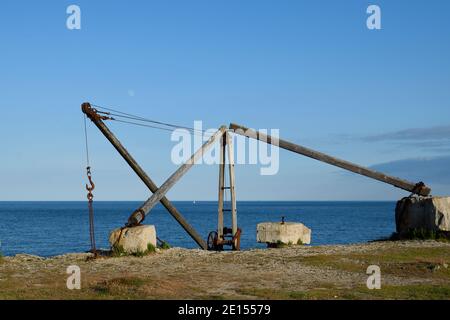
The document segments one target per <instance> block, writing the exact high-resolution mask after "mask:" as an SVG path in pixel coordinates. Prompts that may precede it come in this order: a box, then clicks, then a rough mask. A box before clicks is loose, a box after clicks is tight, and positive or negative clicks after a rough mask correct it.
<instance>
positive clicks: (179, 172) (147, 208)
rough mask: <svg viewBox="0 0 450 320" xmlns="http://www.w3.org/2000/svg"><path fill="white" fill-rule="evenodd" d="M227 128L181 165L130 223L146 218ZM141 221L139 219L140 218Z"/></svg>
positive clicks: (221, 130)
mask: <svg viewBox="0 0 450 320" xmlns="http://www.w3.org/2000/svg"><path fill="white" fill-rule="evenodd" d="M226 130H227V128H226V127H225V126H223V127H221V128H220V129H219V130H218V131H217V132H216V133H214V135H212V136H211V137H210V138H209V139H208V141H207V142H206V143H205V144H204V145H203V146H201V147H200V148H199V149H198V150H197V151H196V152H195V153H194V154H193V155H192V156H191V158H190V159H189V160H188V161H187V162H186V163H184V164H183V165H181V166H180V167H179V168H178V169H177V170H176V171H175V172H174V173H173V174H172V175H171V176H170V177H169V179H167V180H166V181H165V182H164V183H163V184H162V185H161V187H160V188H159V189H158V190H156V191H155V192H154V193H153V195H152V196H151V197H150V198H148V199H147V201H145V202H144V204H143V205H142V206H140V207H139V208H138V209H137V210H136V211H135V212H134V213H133V214H132V215H131V217H130V219H129V222H130V223H131V224H133V219H135V217H136V216H137V215H144V216H146V215H147V214H148V213H149V212H150V210H152V209H153V207H154V206H156V204H157V203H158V202H159V201H160V200H161V199H162V198H164V196H165V195H166V193H167V192H168V191H169V190H170V189H171V188H172V187H173V186H174V185H175V183H177V181H178V180H180V179H181V177H183V176H184V175H185V174H186V172H188V171H189V169H190V168H192V167H193V166H194V164H195V162H196V161H197V160H198V159H199V158H200V157H202V156H203V153H204V152H205V151H206V150H208V149H209V148H210V147H211V146H212V145H213V144H214V142H216V140H217V139H218V138H220V137H222V136H223V134H224V133H225V132H226ZM138 219H139V218H138Z"/></svg>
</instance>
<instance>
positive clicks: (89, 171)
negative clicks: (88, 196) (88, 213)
mask: <svg viewBox="0 0 450 320" xmlns="http://www.w3.org/2000/svg"><path fill="white" fill-rule="evenodd" d="M86 169H87V177H88V179H89V183H90V184H91V186H90V187H89V186H88V185H87V184H86V190H87V191H89V192H91V191H92V190H94V189H95V184H94V182H93V181H92V177H91V168H90V167H87V168H86Z"/></svg>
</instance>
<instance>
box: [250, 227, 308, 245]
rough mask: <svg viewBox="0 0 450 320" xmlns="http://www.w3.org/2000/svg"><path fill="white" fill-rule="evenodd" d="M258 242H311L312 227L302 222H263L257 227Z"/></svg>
mask: <svg viewBox="0 0 450 320" xmlns="http://www.w3.org/2000/svg"><path fill="white" fill-rule="evenodd" d="M256 229H257V230H256V238H257V241H258V242H261V243H267V244H276V243H284V244H300V243H301V244H310V243H311V229H309V228H308V227H306V226H305V225H303V224H302V223H294V222H284V223H282V222H263V223H259V224H258V226H257V227H256Z"/></svg>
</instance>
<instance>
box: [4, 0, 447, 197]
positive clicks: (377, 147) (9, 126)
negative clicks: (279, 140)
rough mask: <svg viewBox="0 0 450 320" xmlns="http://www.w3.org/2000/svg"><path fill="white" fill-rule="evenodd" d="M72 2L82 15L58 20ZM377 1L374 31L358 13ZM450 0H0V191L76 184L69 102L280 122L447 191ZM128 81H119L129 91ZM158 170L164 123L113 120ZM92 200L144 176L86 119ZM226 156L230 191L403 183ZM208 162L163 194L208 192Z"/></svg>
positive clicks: (78, 141)
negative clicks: (265, 169) (76, 21)
mask: <svg viewBox="0 0 450 320" xmlns="http://www.w3.org/2000/svg"><path fill="white" fill-rule="evenodd" d="M70 4H76V5H79V6H80V8H81V12H82V29H81V30H68V29H67V28H66V19H67V17H68V15H67V14H66V8H67V6H68V5H70ZM370 4H377V5H379V6H380V7H381V11H382V30H375V31H374V30H368V29H367V28H366V19H367V16H368V15H367V14H366V8H367V7H368V5H370ZM448 12H450V2H448V1H444V0H442V1H400V0H398V1H378V0H374V1H357V0H346V1H256V0H249V1H236V0H232V1H197V0H192V1H92V0H91V1H75V0H74V1H19V0H16V1H9V0H6V1H5V0H4V1H2V2H1V3H0V41H1V44H2V45H1V53H0V57H1V59H0V97H1V99H0V108H1V110H2V122H1V125H0V136H1V137H2V138H1V139H2V140H1V145H2V152H1V157H0V178H1V181H2V183H1V184H0V200H83V199H85V190H84V189H83V184H84V182H85V177H84V174H85V172H84V167H85V160H84V159H85V158H84V157H85V155H84V144H83V143H84V140H83V139H84V136H83V122H82V115H81V112H80V104H81V103H82V102H84V101H91V102H93V103H97V104H100V105H104V106H114V107H117V108H119V109H120V110H122V111H125V112H130V113H134V114H138V115H142V116H146V117H149V118H152V119H158V120H161V121H167V122H173V123H179V124H182V125H187V126H192V124H193V121H194V120H203V122H204V125H205V126H207V127H218V126H220V125H221V124H228V123H229V122H237V123H242V124H244V125H246V126H249V127H253V128H279V129H280V135H281V136H282V137H283V138H285V139H288V140H292V141H294V142H297V143H300V144H303V145H306V146H308V147H311V148H314V149H317V150H320V151H323V152H326V153H330V154H331V155H335V156H339V157H341V158H344V159H347V160H350V161H353V162H356V163H359V164H362V165H365V166H374V167H375V168H378V169H383V171H386V172H388V173H392V174H394V175H399V176H401V177H403V178H407V179H411V180H413V181H418V180H423V181H425V182H426V183H427V184H429V185H430V186H431V187H432V188H433V193H434V194H441V195H446V194H448V193H449V191H450V170H449V168H450V148H449V142H450V90H449V88H450V59H449V57H450V42H449V36H450V18H449V13H448ZM130 93H131V94H130ZM110 125H111V129H112V130H113V131H114V132H115V133H116V134H117V136H118V137H119V138H120V139H121V140H122V141H123V143H124V144H125V145H126V146H127V148H128V149H129V151H130V152H131V153H132V154H133V155H134V156H135V158H136V159H137V160H138V161H139V163H141V165H142V166H143V167H144V169H146V170H147V171H148V173H149V175H150V176H151V177H152V178H153V179H154V180H155V181H156V182H157V183H158V184H162V183H163V181H164V180H165V179H166V178H167V177H168V176H169V175H170V174H171V173H172V172H173V171H174V170H175V169H176V166H175V165H173V164H172V163H171V161H170V150H171V148H172V147H173V145H174V143H173V142H171V141H170V135H168V134H167V133H164V132H160V131H154V130H150V129H147V128H135V127H128V126H124V125H121V124H116V123H111V124H110ZM89 134H90V147H91V162H92V166H93V174H94V180H95V182H96V184H97V188H96V190H95V194H96V199H97V200H144V199H146V198H147V197H148V196H149V193H148V191H147V190H146V188H145V186H144V185H143V184H142V183H141V182H140V181H139V179H138V178H137V177H136V176H135V175H134V173H133V172H132V171H131V170H130V169H129V168H128V167H127V165H126V164H125V163H124V161H123V160H122V159H121V158H120V157H119V156H118V154H117V153H116V152H115V151H114V150H113V148H112V147H111V146H110V145H109V144H108V142H107V141H106V140H105V139H104V138H103V137H102V136H101V134H100V132H98V131H97V130H96V129H95V128H94V127H92V126H90V128H89ZM280 156H281V158H280V171H279V173H278V174H277V175H275V176H260V175H259V167H258V166H254V165H253V166H249V165H247V166H238V167H237V168H236V174H237V178H236V180H237V181H236V183H237V191H238V200H391V199H398V198H399V197H401V196H403V195H407V192H403V191H401V190H398V189H395V188H393V187H391V186H388V185H384V184H382V183H379V182H376V181H372V180H370V179H367V178H365V177H359V176H355V175H353V174H350V173H346V172H343V171H341V170H340V169H337V168H334V167H331V166H328V165H326V164H322V163H319V162H316V161H314V160H311V159H307V158H301V157H299V156H297V155H294V154H291V153H289V152H286V151H282V152H281V153H280ZM217 177H218V168H217V167H208V166H199V167H196V168H194V169H193V170H192V171H191V172H189V173H188V174H187V175H186V176H185V177H184V179H183V180H182V181H180V183H179V184H177V185H176V186H175V188H174V189H173V190H171V191H170V193H169V194H168V196H169V198H170V199H174V200H193V199H195V200H212V199H215V198H216V194H217Z"/></svg>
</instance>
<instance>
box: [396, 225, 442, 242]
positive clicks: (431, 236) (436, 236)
mask: <svg viewBox="0 0 450 320" xmlns="http://www.w3.org/2000/svg"><path fill="white" fill-rule="evenodd" d="M389 240H435V241H443V242H449V241H450V232H448V231H435V230H428V229H422V228H420V229H410V230H408V231H407V232H405V233H402V234H399V233H393V234H392V235H391V237H390V238H389Z"/></svg>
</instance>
